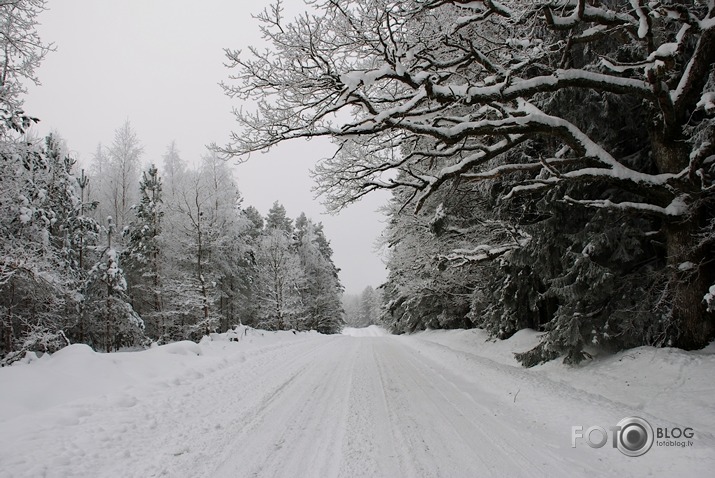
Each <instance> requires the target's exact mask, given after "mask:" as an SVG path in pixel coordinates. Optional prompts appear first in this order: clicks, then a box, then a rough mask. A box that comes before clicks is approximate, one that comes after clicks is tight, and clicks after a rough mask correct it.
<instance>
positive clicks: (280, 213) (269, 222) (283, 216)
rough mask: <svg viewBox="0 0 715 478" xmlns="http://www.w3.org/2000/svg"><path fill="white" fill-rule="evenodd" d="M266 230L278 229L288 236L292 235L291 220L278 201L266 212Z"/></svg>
mask: <svg viewBox="0 0 715 478" xmlns="http://www.w3.org/2000/svg"><path fill="white" fill-rule="evenodd" d="M265 222H266V229H280V230H281V231H284V232H285V233H286V234H288V235H292V234H293V220H292V219H291V218H289V217H288V214H287V213H286V208H285V207H284V206H283V205H282V204H280V203H279V202H278V201H276V202H274V203H273V206H271V208H270V209H269V210H268V215H267V216H266V221H265Z"/></svg>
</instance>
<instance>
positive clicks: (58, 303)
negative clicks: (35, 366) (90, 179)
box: [0, 135, 98, 352]
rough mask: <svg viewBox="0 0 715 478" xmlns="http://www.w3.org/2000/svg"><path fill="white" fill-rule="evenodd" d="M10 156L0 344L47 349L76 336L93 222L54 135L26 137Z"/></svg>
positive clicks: (94, 230) (0, 261)
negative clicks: (28, 139) (0, 338)
mask: <svg viewBox="0 0 715 478" xmlns="http://www.w3.org/2000/svg"><path fill="white" fill-rule="evenodd" d="M16 155H17V156H15V158H16V159H18V160H19V163H18V164H17V165H16V166H17V167H16V168H14V169H13V168H9V167H8V166H10V164H12V163H10V162H6V163H5V164H4V166H5V167H6V168H8V169H6V172H10V171H12V173H13V174H12V176H5V178H6V179H5V180H4V181H3V182H4V183H5V186H6V189H5V190H4V191H3V193H5V194H8V196H6V197H4V198H2V206H3V207H2V211H3V220H2V241H1V242H0V246H1V247H0V251H1V252H0V271H2V272H1V273H0V277H1V280H0V304H1V307H2V309H3V310H4V313H3V314H2V322H1V328H2V332H3V339H4V340H3V344H2V349H3V351H5V352H9V351H12V350H15V349H20V350H39V351H42V352H45V351H52V350H54V349H56V348H58V347H60V346H64V345H67V343H68V341H69V340H70V339H69V338H72V339H75V337H77V336H78V335H79V336H78V338H79V339H80V340H81V330H79V331H78V330H77V327H76V325H77V319H78V314H77V311H78V308H79V307H80V304H81V296H80V295H78V294H77V292H78V289H79V288H80V285H81V283H82V281H83V280H84V277H85V276H86V270H85V258H86V256H87V253H88V248H89V247H91V246H92V245H93V244H94V243H95V241H96V234H97V232H98V227H97V224H96V223H95V222H94V221H93V220H92V219H90V218H88V217H86V216H85V215H84V211H85V205H84V204H83V202H82V200H81V196H80V185H79V183H78V181H77V178H76V177H75V176H74V173H73V170H72V169H73V166H74V164H75V161H74V160H73V159H72V158H71V157H70V156H68V155H67V153H66V148H64V146H63V143H62V141H61V140H59V138H57V137H56V136H54V135H51V136H49V137H47V138H46V139H45V143H44V145H41V143H39V142H37V143H27V144H26V145H25V148H24V150H21V149H17V150H16ZM68 337H69V338H68Z"/></svg>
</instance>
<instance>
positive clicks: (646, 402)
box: [411, 329, 715, 432]
mask: <svg viewBox="0 0 715 478" xmlns="http://www.w3.org/2000/svg"><path fill="white" fill-rule="evenodd" d="M411 337H412V338H415V339H417V340H418V341H419V343H421V344H422V345H423V346H428V345H429V344H432V345H440V346H441V347H446V348H447V349H450V350H454V351H459V352H460V353H463V354H468V355H471V356H473V357H475V358H478V359H487V360H490V361H493V362H497V363H499V364H503V365H508V366H511V367H514V368H515V369H518V370H519V371H520V372H519V373H522V372H523V373H524V374H526V375H525V376H529V375H532V376H533V377H539V376H540V377H543V378H547V379H548V380H550V381H552V382H554V383H558V384H564V385H568V386H570V387H572V388H574V389H577V390H582V391H583V392H584V393H588V394H590V395H591V396H594V397H602V398H603V399H604V402H605V401H610V402H614V403H619V404H623V405H625V406H629V407H634V408H637V409H639V410H642V411H643V413H645V414H649V415H652V416H655V417H663V418H667V420H669V421H672V422H675V423H683V424H690V425H692V424H697V425H698V426H699V427H701V430H709V431H711V432H715V405H713V402H712V394H713V393H714V392H715V385H714V382H713V377H715V342H713V343H712V344H710V345H709V346H708V347H706V348H705V349H703V350H698V351H693V352H686V351H683V350H680V349H674V348H655V347H638V348H635V349H630V350H626V351H623V352H620V353H617V354H613V355H612V354H602V355H595V356H594V358H593V360H586V361H584V362H582V363H581V364H580V365H578V366H568V365H564V364H563V363H562V361H561V360H560V359H556V360H553V361H551V362H548V363H545V364H542V365H539V366H536V367H533V368H531V369H524V368H523V367H521V365H519V363H518V362H517V361H516V360H515V359H514V355H513V354H514V352H524V351H526V350H529V349H531V348H533V347H535V346H536V345H537V344H538V343H539V334H538V333H537V332H535V331H533V330H522V331H519V332H517V333H516V334H515V335H514V336H513V337H511V338H509V339H508V340H496V341H494V340H490V339H489V338H488V336H487V334H486V332H484V331H483V330H477V329H471V330H435V331H425V332H418V333H415V334H413V335H412V336H411ZM427 348H429V347H427Z"/></svg>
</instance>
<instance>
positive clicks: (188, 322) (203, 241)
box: [165, 154, 248, 338]
mask: <svg viewBox="0 0 715 478" xmlns="http://www.w3.org/2000/svg"><path fill="white" fill-rule="evenodd" d="M240 203H241V197H240V194H239V192H238V188H237V187H236V183H235V180H234V179H233V177H232V173H231V171H230V169H229V168H228V165H227V164H226V162H225V161H222V160H221V159H220V158H218V156H217V155H215V154H209V155H207V156H205V157H204V158H203V160H202V164H201V166H200V168H199V169H197V170H188V171H186V173H185V174H184V179H183V180H182V184H181V187H180V189H179V190H177V195H176V197H175V198H174V200H173V201H171V200H170V201H169V202H168V203H167V209H168V211H169V214H168V215H167V221H166V224H167V227H166V228H165V230H167V231H168V235H167V238H166V241H167V243H168V246H167V247H168V251H169V252H167V258H168V259H169V261H171V262H172V264H171V265H170V266H169V268H168V273H167V274H168V275H169V280H168V281H167V287H168V288H169V292H168V294H169V295H170V296H171V298H168V299H167V301H165V302H166V303H167V304H168V303H171V306H172V307H174V308H175V312H176V315H177V317H180V318H181V320H182V321H183V324H184V327H183V328H184V329H185V332H184V335H185V336H186V337H192V338H197V337H199V338H200V337H201V335H203V334H206V333H209V332H213V331H215V330H217V329H218V328H227V327H230V326H232V325H234V322H238V320H239V318H238V308H239V302H241V299H240V295H241V293H242V291H243V288H244V284H242V280H243V277H239V276H240V273H239V268H240V267H241V266H242V265H243V263H242V262H241V261H242V260H243V257H244V255H245V254H247V251H246V246H245V241H244V240H243V238H242V230H243V229H244V228H247V227H248V226H247V221H245V220H244V219H243V217H242V215H241V210H240Z"/></svg>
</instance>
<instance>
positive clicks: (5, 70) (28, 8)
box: [0, 0, 52, 134]
mask: <svg viewBox="0 0 715 478" xmlns="http://www.w3.org/2000/svg"><path fill="white" fill-rule="evenodd" d="M45 5H46V2H45V0H15V1H4V2H1V3H0V47H2V49H1V50H0V51H1V52H2V54H0V67H1V68H0V114H2V120H3V121H2V125H1V126H0V128H1V129H2V130H3V131H0V133H2V134H4V133H5V131H7V130H6V128H7V129H10V130H14V131H15V132H17V133H22V132H24V130H25V129H26V128H27V126H28V125H29V122H30V121H32V119H31V118H30V117H28V116H25V115H24V112H23V111H22V105H23V98H22V96H23V95H24V94H25V93H26V92H27V90H26V86H27V82H28V81H29V82H31V83H34V84H36V85H39V84H40V81H39V79H38V77H37V75H36V74H35V69H37V68H38V67H39V66H40V63H41V62H42V60H43V59H44V58H45V56H46V55H47V53H48V52H49V51H51V49H52V46H51V45H47V44H45V43H43V42H42V40H41V39H40V36H39V35H38V33H37V25H38V21H37V17H38V15H39V14H40V13H42V12H43V11H44V10H45V9H46V7H45Z"/></svg>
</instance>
